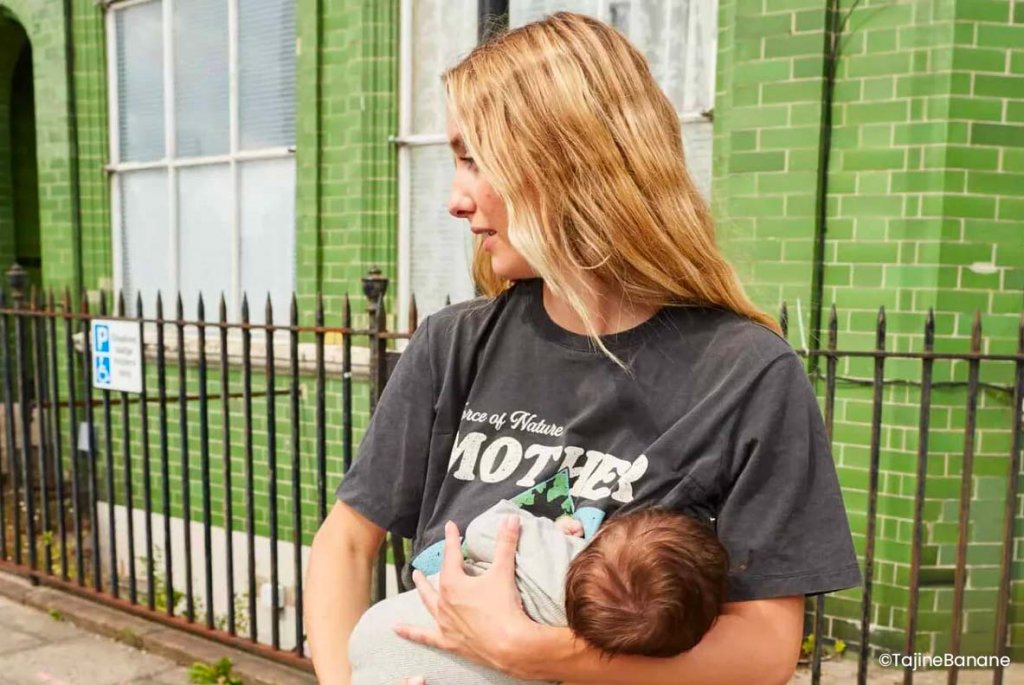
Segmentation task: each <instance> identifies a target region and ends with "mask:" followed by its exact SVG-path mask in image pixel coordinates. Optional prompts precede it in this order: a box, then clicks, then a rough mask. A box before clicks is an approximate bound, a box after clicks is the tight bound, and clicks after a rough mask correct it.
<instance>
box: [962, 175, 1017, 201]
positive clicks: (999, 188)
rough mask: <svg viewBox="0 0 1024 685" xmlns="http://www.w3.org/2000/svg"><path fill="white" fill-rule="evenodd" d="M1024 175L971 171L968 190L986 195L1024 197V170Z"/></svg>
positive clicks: (968, 176)
mask: <svg viewBox="0 0 1024 685" xmlns="http://www.w3.org/2000/svg"><path fill="white" fill-rule="evenodd" d="M1021 172H1022V173H1017V174H1012V173H1010V174H1007V173H986V172H982V171H971V172H968V174H967V190H968V192H972V193H984V194H986V195H993V194H995V195H1007V196H1013V195H1021V196H1024V168H1022V169H1021Z"/></svg>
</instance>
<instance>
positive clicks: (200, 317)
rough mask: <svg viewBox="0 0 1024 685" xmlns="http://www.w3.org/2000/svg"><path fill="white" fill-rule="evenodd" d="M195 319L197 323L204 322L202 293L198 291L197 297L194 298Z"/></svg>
mask: <svg viewBox="0 0 1024 685" xmlns="http://www.w3.org/2000/svg"><path fill="white" fill-rule="evenodd" d="M196 319H198V320H199V321H205V320H206V303H204V302H203V292H202V291H199V297H198V298H196Z"/></svg>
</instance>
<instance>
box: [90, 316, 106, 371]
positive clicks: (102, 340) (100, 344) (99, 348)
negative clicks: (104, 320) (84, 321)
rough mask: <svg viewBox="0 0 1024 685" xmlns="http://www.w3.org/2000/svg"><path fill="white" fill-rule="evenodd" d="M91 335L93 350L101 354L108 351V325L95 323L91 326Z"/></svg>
mask: <svg viewBox="0 0 1024 685" xmlns="http://www.w3.org/2000/svg"><path fill="white" fill-rule="evenodd" d="M92 336H93V340H92V348H93V350H95V351H96V352H99V353H101V354H102V353H109V352H110V326H106V325H103V324H96V325H95V326H93V329H92ZM108 370H109V368H108Z"/></svg>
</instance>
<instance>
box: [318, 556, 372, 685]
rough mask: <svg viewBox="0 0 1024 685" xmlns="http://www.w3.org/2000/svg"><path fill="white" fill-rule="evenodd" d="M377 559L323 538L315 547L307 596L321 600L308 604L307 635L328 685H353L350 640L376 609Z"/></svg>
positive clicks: (320, 677)
mask: <svg viewBox="0 0 1024 685" xmlns="http://www.w3.org/2000/svg"><path fill="white" fill-rule="evenodd" d="M373 560H374V556H373V555H370V556H366V554H365V553H363V554H361V553H360V552H359V551H358V550H357V549H356V548H354V547H353V546H351V545H347V544H345V542H344V541H343V540H339V539H338V538H337V536H332V537H319V536H318V537H317V538H316V539H314V541H313V545H312V547H311V548H310V554H309V568H308V569H307V572H306V596H307V597H315V598H316V601H313V602H307V604H306V607H307V609H306V614H305V616H306V633H307V635H308V639H309V648H310V651H311V656H312V660H313V667H314V668H315V669H316V674H317V679H318V680H319V682H320V683H321V684H322V685H348V682H349V680H350V677H351V667H350V665H349V662H348V638H349V635H350V634H351V633H352V629H353V628H354V627H355V625H356V622H357V621H358V620H359V617H360V616H362V614H363V612H365V611H366V609H367V608H368V607H369V606H370V579H371V574H372V572H371V569H372V566H373Z"/></svg>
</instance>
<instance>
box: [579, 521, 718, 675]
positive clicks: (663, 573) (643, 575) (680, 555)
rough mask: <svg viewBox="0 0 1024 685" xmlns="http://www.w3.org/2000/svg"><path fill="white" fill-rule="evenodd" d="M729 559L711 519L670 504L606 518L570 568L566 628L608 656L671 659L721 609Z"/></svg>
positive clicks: (689, 645) (695, 639) (695, 640)
mask: <svg viewBox="0 0 1024 685" xmlns="http://www.w3.org/2000/svg"><path fill="white" fill-rule="evenodd" d="M728 570H729V559H728V555H727V554H726V551H725V548H723V547H722V544H721V543H720V542H719V541H718V538H717V537H716V536H715V533H714V531H713V530H712V529H711V528H710V527H709V526H708V525H706V524H704V523H702V522H700V521H698V520H697V519H695V518H691V517H689V516H686V515H684V514H680V513H676V512H673V511H669V510H666V509H660V508H648V509H641V510H639V511H635V512H632V513H629V514H625V515H623V516H619V517H615V518H612V519H609V520H608V522H607V523H605V524H604V526H603V527H602V528H601V529H600V530H599V531H598V532H597V534H596V535H595V536H594V540H593V541H592V542H591V543H590V544H589V545H588V546H587V547H586V548H584V550H583V551H582V552H580V553H579V554H578V555H577V556H576V558H575V559H573V561H572V563H571V564H570V565H569V572H568V574H567V575H566V580H565V605H566V615H567V618H568V622H569V628H571V629H572V631H573V633H575V634H576V636H578V637H580V638H583V639H584V640H586V641H587V642H588V643H589V644H590V645H591V646H593V647H596V648H597V649H599V650H601V651H602V652H604V653H605V654H608V655H615V654H640V655H644V656H658V657H669V656H675V655H677V654H680V653H682V652H685V651H687V650H689V649H691V648H693V647H694V646H695V645H696V644H697V643H698V642H700V640H701V638H702V637H703V636H704V634H705V633H706V632H707V631H708V630H709V629H710V628H711V625H712V624H713V623H714V622H715V619H716V618H717V617H718V614H719V612H720V611H721V607H722V603H723V602H724V600H725V592H726V586H727V582H728Z"/></svg>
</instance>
